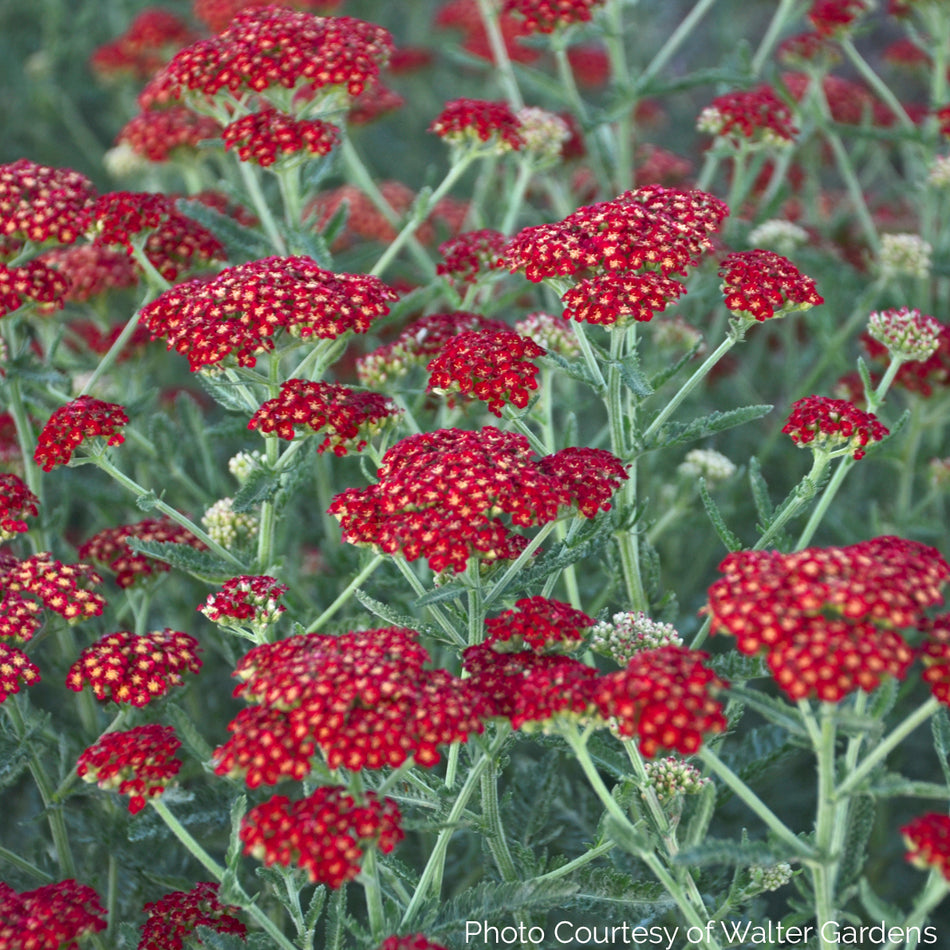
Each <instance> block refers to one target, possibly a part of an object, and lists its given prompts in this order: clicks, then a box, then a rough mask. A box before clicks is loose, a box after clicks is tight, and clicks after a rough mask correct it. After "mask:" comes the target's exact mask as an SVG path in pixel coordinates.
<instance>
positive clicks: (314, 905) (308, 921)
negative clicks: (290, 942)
mask: <svg viewBox="0 0 950 950" xmlns="http://www.w3.org/2000/svg"><path fill="white" fill-rule="evenodd" d="M326 899H327V889H326V887H325V886H324V885H323V884H320V885H318V886H317V887H315V888H314V890H313V894H312V895H311V897H310V903H309V904H307V912H306V913H305V914H304V918H303V925H304V927H305V928H306V929H307V930H308V931H312V930H313V928H314V927H316V925H317V921H318V920H319V919H320V914H321V913H323V905H324V904H325V903H326Z"/></svg>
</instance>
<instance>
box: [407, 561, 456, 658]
mask: <svg viewBox="0 0 950 950" xmlns="http://www.w3.org/2000/svg"><path fill="white" fill-rule="evenodd" d="M393 562H394V563H395V565H396V567H397V568H399V572H400V574H402V576H403V577H404V578H405V579H406V580H407V581H408V582H409V586H410V587H411V588H412V589H413V591H415V593H416V596H417V597H424V596H425V595H426V593H427V591H426V589H425V587H423V586H422V582H421V581H420V580H419V578H418V577H416V575H415V574H414V573H413V572H412V568H411V567H410V566H409V562H408V561H407V560H406V559H405V558H404V557H400V556H399V555H396V556H395V557H393ZM426 609H427V610H428V611H429V613H431V614H432V616H433V617H435V619H436V621H437V622H438V624H439V626H440V627H441V628H442V632H443V633H444V634H445V635H446V636H447V637H448V638H449V640H450V641H451V642H452V643H454V644H455V645H456V646H458V647H464V646H465V645H466V641H465V638H464V637H461V636H459V632H458V631H457V630H456V629H455V626H454V624H453V623H452V621H451V620H450V619H449V618H448V617H447V616H446V614H445V611H444V610H442V609H441V608H440V607H439V606H438V605H437V604H428V605H427V606H426Z"/></svg>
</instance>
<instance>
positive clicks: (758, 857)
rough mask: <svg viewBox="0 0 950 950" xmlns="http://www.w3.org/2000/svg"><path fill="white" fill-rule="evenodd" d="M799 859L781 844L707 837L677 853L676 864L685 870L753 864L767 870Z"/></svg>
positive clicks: (796, 854)
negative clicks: (711, 866) (714, 865)
mask: <svg viewBox="0 0 950 950" xmlns="http://www.w3.org/2000/svg"><path fill="white" fill-rule="evenodd" d="M803 844H804V839H803ZM800 857H801V854H800V853H799V852H795V851H793V850H791V849H790V848H789V846H788V845H784V844H780V843H774V844H773V843H769V842H767V841H742V840H737V839H735V838H706V839H705V840H704V841H701V842H700V843H699V844H694V845H691V846H690V847H688V848H683V850H682V851H679V852H677V854H676V855H674V856H673V863H674V864H679V865H681V866H686V867H689V866H693V867H705V866H707V865H711V864H721V865H725V866H727V867H748V866H749V865H750V864H758V865H763V866H766V867H767V866H768V865H770V864H780V863H782V862H783V861H796V860H798V859H799V858H800Z"/></svg>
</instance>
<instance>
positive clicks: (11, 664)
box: [0, 640, 40, 946]
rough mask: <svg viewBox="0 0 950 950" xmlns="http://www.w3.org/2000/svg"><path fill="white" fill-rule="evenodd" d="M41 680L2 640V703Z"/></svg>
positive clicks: (35, 668)
mask: <svg viewBox="0 0 950 950" xmlns="http://www.w3.org/2000/svg"><path fill="white" fill-rule="evenodd" d="M39 681H40V668H39V667H38V666H37V665H36V664H35V663H34V662H33V661H32V660H31V659H30V658H29V657H28V656H27V655H26V654H25V653H24V652H23V651H22V650H19V649H17V647H11V646H8V645H7V644H6V643H4V642H3V641H2V640H0V703H2V702H4V701H5V700H6V698H7V697H8V696H12V695H13V694H14V693H18V692H20V687H21V686H32V685H33V684H34V683H38V682H39ZM0 946H2V944H0Z"/></svg>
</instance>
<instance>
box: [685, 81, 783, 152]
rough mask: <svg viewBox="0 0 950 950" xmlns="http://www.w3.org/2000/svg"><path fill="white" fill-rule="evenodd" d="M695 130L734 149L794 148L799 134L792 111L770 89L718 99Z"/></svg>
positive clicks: (728, 94) (702, 114)
mask: <svg viewBox="0 0 950 950" xmlns="http://www.w3.org/2000/svg"><path fill="white" fill-rule="evenodd" d="M696 127H697V128H698V129H699V131H700V132H708V133H709V134H710V135H715V136H717V137H718V138H723V139H726V140H728V141H729V142H731V143H732V144H733V145H740V144H743V143H747V142H760V143H762V144H764V145H772V146H774V145H791V144H792V142H793V141H794V140H795V136H796V134H797V133H798V129H797V128H795V125H794V123H793V122H792V110H791V109H790V108H789V107H788V106H787V105H786V104H785V103H784V102H782V100H781V99H779V97H778V96H777V95H775V91H774V90H773V89H772V87H771V86H759V87H758V89H749V90H740V91H738V92H730V93H727V94H726V95H723V96H717V97H716V98H715V99H713V101H712V102H711V103H710V104H709V105H708V106H706V108H705V109H703V111H702V112H701V113H700V115H699V119H698V120H697V123H696Z"/></svg>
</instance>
